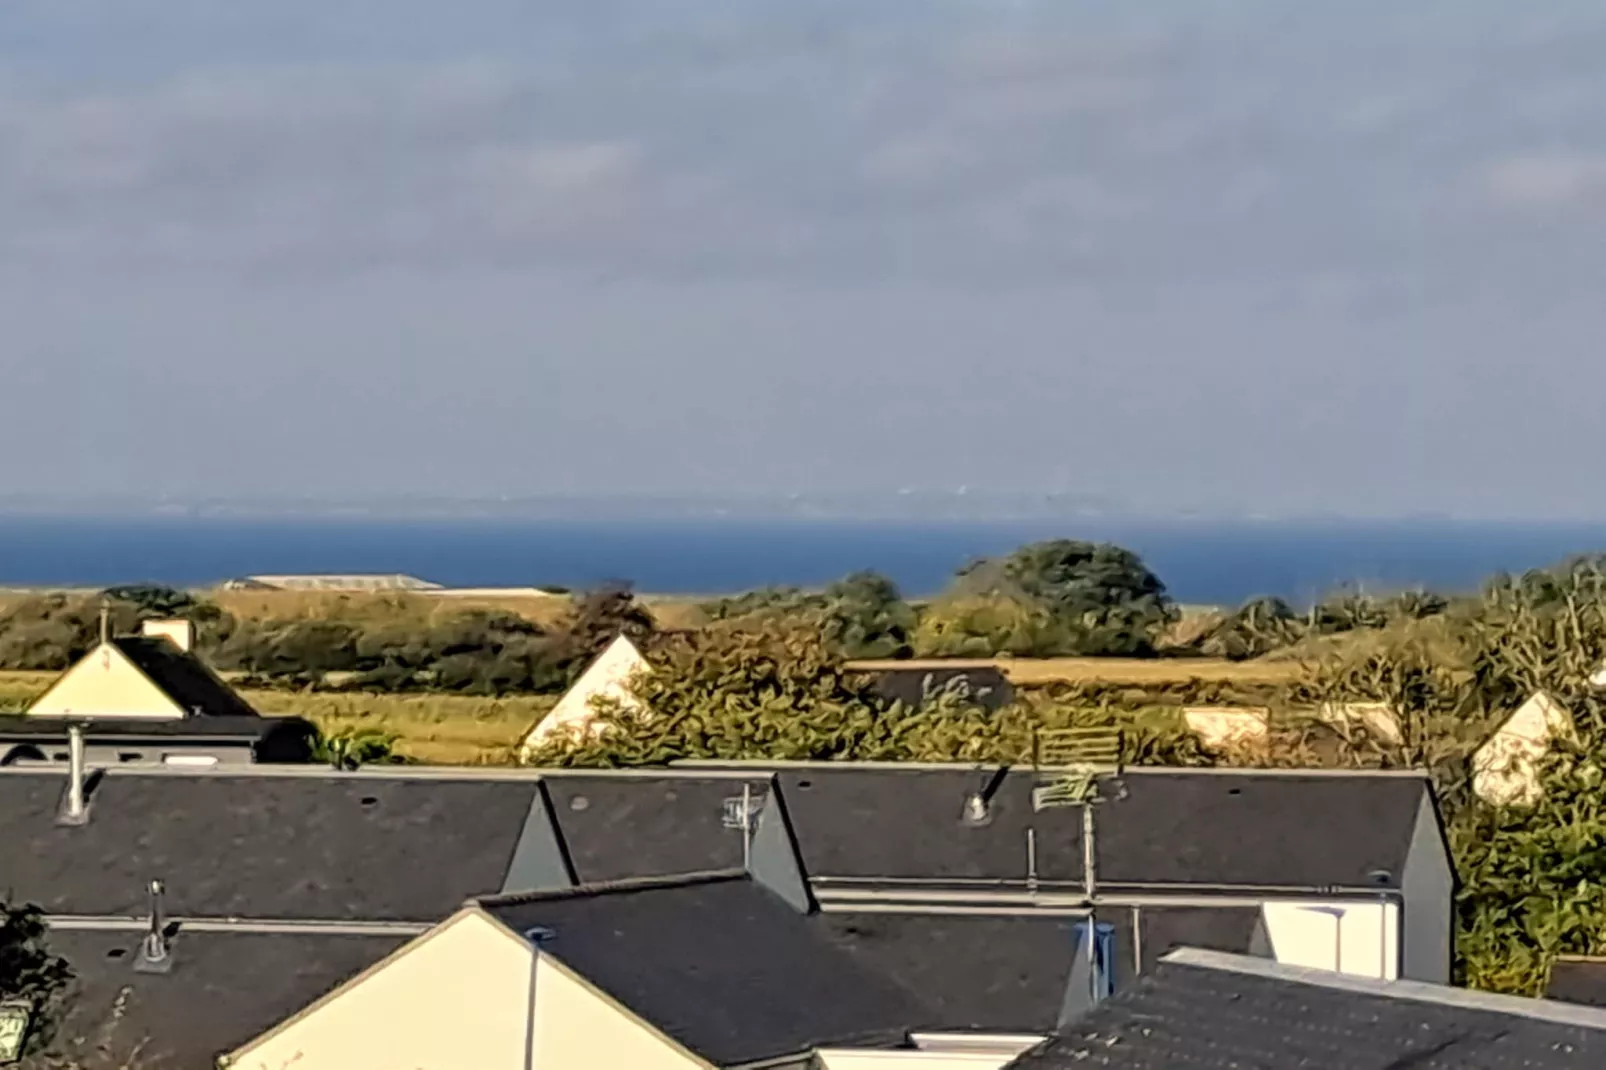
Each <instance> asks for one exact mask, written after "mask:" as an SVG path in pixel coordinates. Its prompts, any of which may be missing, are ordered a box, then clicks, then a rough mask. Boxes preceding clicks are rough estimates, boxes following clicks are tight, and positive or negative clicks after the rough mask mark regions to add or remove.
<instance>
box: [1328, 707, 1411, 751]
mask: <svg viewBox="0 0 1606 1070" xmlns="http://www.w3.org/2000/svg"><path fill="white" fill-rule="evenodd" d="M1316 716H1317V718H1318V719H1319V720H1321V721H1323V722H1324V723H1326V724H1330V725H1333V726H1334V727H1336V728H1339V729H1340V730H1342V729H1343V728H1344V727H1346V726H1349V725H1360V726H1361V727H1363V728H1365V729H1366V730H1367V731H1368V732H1370V733H1371V734H1372V735H1373V736H1376V737H1377V738H1378V739H1381V740H1383V741H1384V742H1386V743H1399V742H1402V741H1403V740H1404V738H1405V736H1404V733H1403V732H1402V731H1401V730H1400V715H1399V714H1398V713H1397V712H1396V711H1395V709H1394V707H1392V706H1390V705H1389V704H1388V703H1386V702H1324V703H1323V704H1322V705H1321V706H1320V708H1318V710H1317V713H1316Z"/></svg>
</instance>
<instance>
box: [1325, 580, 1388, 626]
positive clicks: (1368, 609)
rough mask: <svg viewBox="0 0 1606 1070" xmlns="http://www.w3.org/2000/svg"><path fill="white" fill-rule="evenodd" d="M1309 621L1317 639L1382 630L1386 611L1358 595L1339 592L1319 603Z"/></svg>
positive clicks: (1366, 596) (1359, 593) (1367, 597)
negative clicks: (1340, 633) (1374, 629)
mask: <svg viewBox="0 0 1606 1070" xmlns="http://www.w3.org/2000/svg"><path fill="white" fill-rule="evenodd" d="M1311 617H1312V621H1311V623H1312V626H1313V627H1314V629H1315V630H1316V632H1317V633H1318V634H1321V635H1333V634H1336V633H1339V632H1353V631H1358V630H1360V629H1363V628H1382V627H1386V626H1387V625H1388V622H1389V612H1388V608H1387V607H1386V606H1384V605H1383V604H1381V603H1379V602H1378V600H1377V599H1375V598H1372V597H1371V596H1369V595H1367V594H1364V593H1362V592H1360V591H1341V592H1339V593H1338V594H1335V595H1332V596H1330V597H1328V598H1325V599H1323V600H1322V601H1320V602H1318V603H1317V604H1316V607H1315V609H1314V610H1313V611H1312V613H1311Z"/></svg>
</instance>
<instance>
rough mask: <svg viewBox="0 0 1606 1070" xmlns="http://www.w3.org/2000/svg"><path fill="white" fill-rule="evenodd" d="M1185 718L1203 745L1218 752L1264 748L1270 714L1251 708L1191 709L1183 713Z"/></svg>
mask: <svg viewBox="0 0 1606 1070" xmlns="http://www.w3.org/2000/svg"><path fill="white" fill-rule="evenodd" d="M1182 717H1183V720H1184V721H1186V722H1187V725H1188V731H1190V732H1192V733H1193V734H1194V735H1196V736H1198V737H1199V742H1200V743H1202V744H1203V745H1204V746H1206V747H1208V748H1210V749H1212V750H1219V749H1223V748H1229V747H1258V746H1262V745H1264V744H1265V742H1266V736H1267V734H1268V732H1269V731H1270V722H1271V711H1269V710H1266V709H1263V708H1259V707H1250V706H1191V707H1189V708H1187V709H1184V710H1183V711H1182Z"/></svg>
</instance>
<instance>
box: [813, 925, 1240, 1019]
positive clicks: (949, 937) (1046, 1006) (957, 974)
mask: <svg viewBox="0 0 1606 1070" xmlns="http://www.w3.org/2000/svg"><path fill="white" fill-rule="evenodd" d="M1259 913H1260V912H1259V911H1258V910H1256V909H1254V908H1248V907H1144V908H1142V909H1141V910H1140V911H1139V912H1138V915H1137V916H1138V919H1139V924H1140V925H1141V931H1140V935H1141V940H1140V941H1139V942H1138V944H1137V947H1138V950H1139V951H1140V953H1141V954H1142V958H1143V966H1142V969H1143V970H1144V971H1148V970H1151V969H1153V968H1154V965H1155V963H1156V962H1157V961H1158V959H1159V958H1160V956H1161V955H1163V954H1165V953H1166V952H1168V951H1171V950H1173V949H1175V948H1177V947H1179V946H1183V945H1189V946H1194V947H1206V948H1213V949H1216V950H1220V951H1236V952H1244V951H1247V950H1249V943H1250V937H1251V935H1252V934H1253V932H1254V929H1255V924H1256V922H1257V920H1258V919H1259ZM1079 920H1080V919H1078V918H1076V917H1068V916H1059V917H1056V916H1052V915H1043V914H1027V913H1022V914H946V913H945V914H917V913H890V912H875V913H839V912H836V911H831V912H828V913H825V914H822V915H820V923H821V924H822V925H823V926H824V927H825V928H826V929H827V930H828V931H829V932H830V933H831V936H832V939H834V940H835V941H836V942H837V944H838V946H839V947H841V948H842V949H843V950H845V951H847V952H848V953H849V954H850V955H852V956H854V957H855V958H856V959H858V960H859V961H861V962H864V963H865V964H866V965H869V966H872V967H874V968H876V969H879V970H881V971H883V972H885V973H888V974H890V975H891V976H893V977H901V978H910V979H918V982H917V983H918V985H919V988H920V995H921V997H922V999H923V1000H925V1002H927V1003H928V1004H930V1005H931V1006H932V1007H933V1008H934V1009H935V1010H936V1012H937V1018H938V1020H939V1021H940V1022H941V1024H942V1026H943V1028H945V1029H969V1030H979V1031H983V1032H1003V1033H1033V1032H1038V1033H1040V1032H1048V1031H1051V1030H1053V1028H1054V1026H1055V1023H1056V1022H1057V1021H1058V1020H1059V1015H1060V1008H1061V1006H1062V1004H1063V1002H1064V999H1065V986H1066V984H1067V983H1068V982H1069V980H1070V971H1071V964H1072V960H1073V957H1074V955H1075V950H1076V935H1075V931H1074V926H1075V925H1076V924H1077V922H1078V921H1079ZM1100 920H1102V921H1109V922H1111V923H1113V924H1114V925H1115V928H1116V934H1115V939H1116V958H1117V962H1116V976H1117V979H1118V983H1119V984H1125V983H1128V982H1129V980H1130V979H1131V977H1132V976H1133V975H1134V974H1135V973H1136V972H1137V971H1136V970H1135V969H1134V966H1135V963H1134V962H1133V959H1132V952H1133V941H1132V922H1133V912H1132V911H1131V910H1130V909H1126V908H1122V909H1111V910H1108V911H1106V912H1104V913H1101V914H1100Z"/></svg>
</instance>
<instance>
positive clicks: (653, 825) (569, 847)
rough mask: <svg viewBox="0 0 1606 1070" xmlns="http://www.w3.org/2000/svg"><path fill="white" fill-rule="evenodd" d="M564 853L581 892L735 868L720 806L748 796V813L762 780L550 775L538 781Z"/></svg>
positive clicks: (735, 840)
mask: <svg viewBox="0 0 1606 1070" xmlns="http://www.w3.org/2000/svg"><path fill="white" fill-rule="evenodd" d="M545 783H546V790H547V794H548V796H549V797H550V798H551V799H552V813H553V818H554V820H555V821H556V822H557V825H558V829H559V832H560V834H561V836H562V839H563V845H564V848H565V851H566V853H567V855H568V857H569V861H570V863H571V864H572V865H573V868H574V873H575V878H576V879H577V880H578V881H579V882H580V883H582V884H594V883H597V882H600V881H614V880H620V879H623V878H626V877H660V876H670V875H672V874H676V873H696V872H702V871H706V870H714V869H730V868H734V867H738V866H740V865H742V833H741V830H740V828H731V827H726V825H725V822H724V814H725V804H726V801H727V800H730V799H740V798H741V795H742V786H743V785H744V784H746V785H747V786H748V787H749V789H750V797H751V798H752V800H753V803H754V805H755V806H757V805H758V803H759V801H760V800H761V799H762V798H763V797H764V795H765V794H766V793H767V791H768V790H769V777H768V776H767V775H764V774H758V775H756V776H753V777H751V778H746V779H735V778H731V777H712V776H697V775H695V774H692V775H673V776H663V777H640V776H620V775H617V774H615V775H607V774H604V775H591V776H588V775H577V774H558V775H553V776H548V777H547V778H546V780H545Z"/></svg>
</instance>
